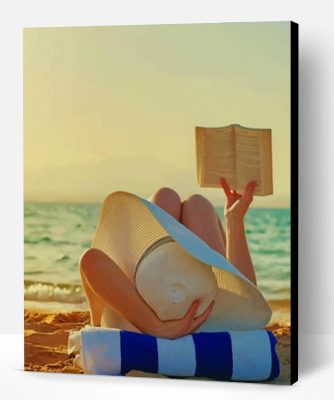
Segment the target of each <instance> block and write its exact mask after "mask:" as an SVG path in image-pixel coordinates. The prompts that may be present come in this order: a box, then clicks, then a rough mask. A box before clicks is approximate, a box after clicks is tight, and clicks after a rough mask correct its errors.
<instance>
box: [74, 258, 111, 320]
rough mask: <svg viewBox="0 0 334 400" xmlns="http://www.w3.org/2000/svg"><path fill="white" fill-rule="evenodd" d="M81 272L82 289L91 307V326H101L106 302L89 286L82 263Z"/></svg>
mask: <svg viewBox="0 0 334 400" xmlns="http://www.w3.org/2000/svg"><path fill="white" fill-rule="evenodd" d="M79 270H80V276H81V283H82V287H83V289H84V292H85V295H86V300H87V303H88V306H89V311H90V320H91V324H92V325H93V326H100V325H101V317H102V314H103V310H104V306H105V304H104V301H103V300H102V299H101V298H100V297H99V296H97V295H96V294H95V293H94V292H93V290H92V289H91V287H90V286H89V284H88V282H87V279H86V276H85V275H84V274H83V271H82V268H81V263H80V268H79Z"/></svg>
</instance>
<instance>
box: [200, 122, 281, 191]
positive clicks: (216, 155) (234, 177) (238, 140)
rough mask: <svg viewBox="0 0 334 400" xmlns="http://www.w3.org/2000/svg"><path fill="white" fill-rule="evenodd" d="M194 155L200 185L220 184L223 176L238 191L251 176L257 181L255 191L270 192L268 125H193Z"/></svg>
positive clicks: (217, 185) (269, 136)
mask: <svg viewBox="0 0 334 400" xmlns="http://www.w3.org/2000/svg"><path fill="white" fill-rule="evenodd" d="M196 159H197V182H198V183H199V185H200V186H201V187H221V185H220V178H221V177H222V176H223V177H224V178H225V179H226V180H227V182H228V184H229V185H230V187H231V189H234V190H237V191H238V192H239V193H243V190H244V188H245V185H246V184H247V182H249V181H251V180H259V181H260V185H259V186H257V187H256V189H255V193H254V194H255V195H258V196H266V195H269V194H272V193H273V176H272V151H271V129H255V128H245V127H243V126H241V125H239V124H231V125H228V126H224V127H222V128H204V127H196Z"/></svg>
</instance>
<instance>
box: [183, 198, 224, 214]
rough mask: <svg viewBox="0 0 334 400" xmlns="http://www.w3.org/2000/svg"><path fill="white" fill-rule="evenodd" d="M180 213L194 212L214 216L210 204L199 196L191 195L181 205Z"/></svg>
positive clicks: (213, 210) (212, 207)
mask: <svg viewBox="0 0 334 400" xmlns="http://www.w3.org/2000/svg"><path fill="white" fill-rule="evenodd" d="M182 212H195V213H197V214H198V213H201V212H204V213H205V214H208V213H212V215H214V214H215V213H216V212H215V209H214V206H213V205H212V203H211V202H210V201H209V200H208V199H207V198H206V197H204V196H202V195H201V194H192V195H191V196H189V197H188V198H187V199H186V200H184V202H183V203H182Z"/></svg>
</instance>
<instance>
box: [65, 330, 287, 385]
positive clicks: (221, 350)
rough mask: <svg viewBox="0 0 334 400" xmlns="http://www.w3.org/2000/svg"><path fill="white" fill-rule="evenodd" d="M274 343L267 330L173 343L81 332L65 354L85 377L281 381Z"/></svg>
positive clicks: (111, 332)
mask: <svg viewBox="0 0 334 400" xmlns="http://www.w3.org/2000/svg"><path fill="white" fill-rule="evenodd" d="M78 341H80V344H79V345H78ZM276 342H277V341H276V338H275V336H274V335H273V334H272V333H271V332H270V331H267V330H254V331H229V332H199V333H193V334H192V335H187V336H183V337H181V338H178V339H174V340H171V339H163V338H157V337H154V336H150V335H146V334H142V333H136V332H131V331H126V330H119V329H113V328H98V327H85V328H82V329H81V331H80V333H79V332H73V333H72V334H70V337H69V345H68V352H69V353H70V352H74V353H75V349H76V352H77V353H78V356H79V357H80V358H81V362H82V367H83V369H84V372H85V373H87V374H102V375H125V374H126V373H128V372H129V371H131V370H139V371H144V372H149V373H158V374H163V375H166V376H170V377H206V378H210V379H215V380H232V381H263V380H271V379H274V378H276V377H278V376H279V371H280V368H279V360H278V357H277V354H276V350H275V346H276Z"/></svg>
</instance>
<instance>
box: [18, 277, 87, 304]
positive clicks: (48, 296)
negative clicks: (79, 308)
mask: <svg viewBox="0 0 334 400" xmlns="http://www.w3.org/2000/svg"><path fill="white" fill-rule="evenodd" d="M24 299H25V300H34V301H57V302H60V303H73V304H78V303H83V302H84V301H85V294H84V291H83V289H82V287H81V285H76V284H67V283H63V284H60V283H51V282H36V281H28V280H25V281H24Z"/></svg>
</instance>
